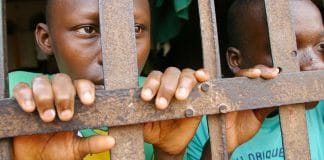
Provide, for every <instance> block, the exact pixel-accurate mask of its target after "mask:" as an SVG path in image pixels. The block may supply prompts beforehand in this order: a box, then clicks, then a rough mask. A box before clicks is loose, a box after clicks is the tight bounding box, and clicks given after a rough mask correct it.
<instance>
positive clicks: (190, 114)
mask: <svg viewBox="0 0 324 160" xmlns="http://www.w3.org/2000/svg"><path fill="white" fill-rule="evenodd" d="M193 114H194V111H193V110H192V109H190V108H189V109H186V110H185V116H186V117H192V116H193Z"/></svg>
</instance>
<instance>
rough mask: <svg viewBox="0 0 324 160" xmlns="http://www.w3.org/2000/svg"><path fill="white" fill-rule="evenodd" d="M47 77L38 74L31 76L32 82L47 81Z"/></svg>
mask: <svg viewBox="0 0 324 160" xmlns="http://www.w3.org/2000/svg"><path fill="white" fill-rule="evenodd" d="M47 80H48V78H47V77H46V76H45V75H38V76H36V77H34V78H33V83H39V82H44V81H47Z"/></svg>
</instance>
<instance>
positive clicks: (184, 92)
mask: <svg viewBox="0 0 324 160" xmlns="http://www.w3.org/2000/svg"><path fill="white" fill-rule="evenodd" d="M177 96H178V98H180V99H184V98H187V96H188V92H187V89H185V88H179V89H178V90H177Z"/></svg>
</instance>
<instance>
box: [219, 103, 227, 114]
mask: <svg viewBox="0 0 324 160" xmlns="http://www.w3.org/2000/svg"><path fill="white" fill-rule="evenodd" d="M218 108H219V112H220V113H227V109H228V107H227V106H226V105H225V104H220V105H219V107H218Z"/></svg>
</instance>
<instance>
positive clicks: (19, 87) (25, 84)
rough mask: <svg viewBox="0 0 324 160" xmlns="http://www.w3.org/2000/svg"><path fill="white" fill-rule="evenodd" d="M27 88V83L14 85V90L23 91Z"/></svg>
mask: <svg viewBox="0 0 324 160" xmlns="http://www.w3.org/2000/svg"><path fill="white" fill-rule="evenodd" d="M28 89H29V85H28V84H27V83H23V82H21V83H18V84H17V85H16V86H15V87H14V89H13V90H14V92H25V91H26V90H28Z"/></svg>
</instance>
